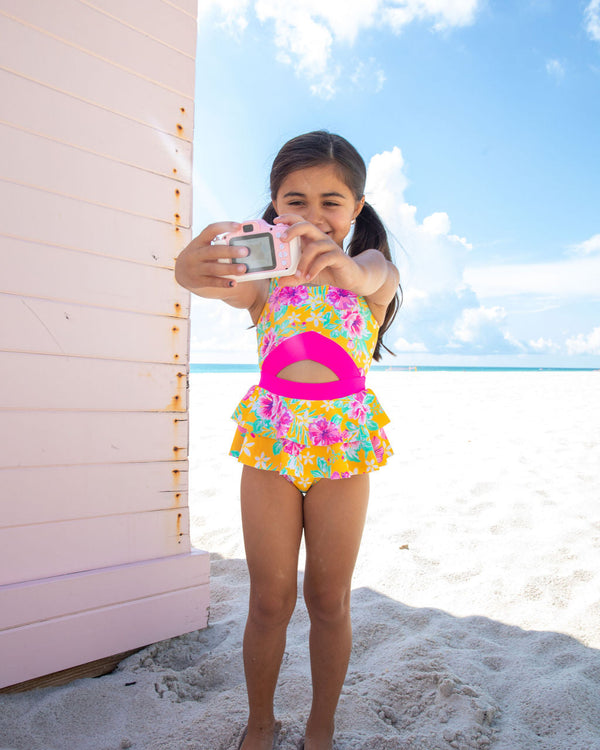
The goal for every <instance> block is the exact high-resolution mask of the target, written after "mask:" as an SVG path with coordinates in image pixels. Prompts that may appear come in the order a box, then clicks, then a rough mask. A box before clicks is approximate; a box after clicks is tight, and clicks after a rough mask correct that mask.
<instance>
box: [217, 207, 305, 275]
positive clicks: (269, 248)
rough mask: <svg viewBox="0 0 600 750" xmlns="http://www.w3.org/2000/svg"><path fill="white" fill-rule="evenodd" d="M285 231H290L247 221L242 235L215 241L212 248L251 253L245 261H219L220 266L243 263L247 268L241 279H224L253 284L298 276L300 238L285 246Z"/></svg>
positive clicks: (237, 234) (229, 235)
mask: <svg viewBox="0 0 600 750" xmlns="http://www.w3.org/2000/svg"><path fill="white" fill-rule="evenodd" d="M286 229H289V227H288V226H287V224H276V225H275V226H273V225H271V224H269V223H268V222H266V221H264V219H254V220H250V221H245V222H244V223H243V224H242V227H241V229H240V230H239V231H237V232H229V233H228V234H224V235H221V236H220V237H218V238H217V239H216V240H213V243H212V244H213V245H241V246H242V247H247V248H248V250H249V251H250V253H249V255H247V256H246V257H245V258H219V262H220V263H243V264H245V265H246V266H247V268H248V270H247V271H246V273H244V274H242V275H241V276H238V275H237V274H231V275H226V277H225V278H228V279H235V280H236V281H254V280H255V279H269V278H271V277H273V276H291V275H292V274H294V273H296V268H297V267H298V261H299V260H300V238H299V237H295V238H294V239H293V240H291V241H290V242H285V241H284V240H282V239H281V234H282V233H283V232H284V231H285V230H286Z"/></svg>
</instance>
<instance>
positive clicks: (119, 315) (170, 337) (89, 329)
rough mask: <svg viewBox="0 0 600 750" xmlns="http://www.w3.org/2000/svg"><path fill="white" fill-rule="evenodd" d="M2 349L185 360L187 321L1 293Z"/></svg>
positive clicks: (124, 358)
mask: <svg viewBox="0 0 600 750" xmlns="http://www.w3.org/2000/svg"><path fill="white" fill-rule="evenodd" d="M0 321H2V348H3V349H4V350H5V351H27V352H35V353H38V354H62V355H68V356H79V357H98V358H102V359H119V360H126V361H129V362H165V363H174V364H185V363H186V362H187V358H188V330H189V320H187V319H184V318H169V317H164V316H157V315H143V314H140V313H130V312H121V311H117V310H106V309H103V308H95V307H85V306H83V305H76V304H73V303H70V302H54V301H51V300H42V299H36V298H31V297H30V298H26V297H18V296H16V295H13V294H0Z"/></svg>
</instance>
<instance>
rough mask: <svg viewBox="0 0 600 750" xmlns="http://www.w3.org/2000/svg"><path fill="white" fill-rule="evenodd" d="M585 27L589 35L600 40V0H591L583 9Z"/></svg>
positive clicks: (597, 40) (595, 39)
mask: <svg viewBox="0 0 600 750" xmlns="http://www.w3.org/2000/svg"><path fill="white" fill-rule="evenodd" d="M584 18H585V29H586V31H587V33H588V34H589V35H590V37H591V38H592V39H593V40H594V41H596V42H600V0H591V2H590V3H589V4H588V6H587V7H586V9H585V11H584Z"/></svg>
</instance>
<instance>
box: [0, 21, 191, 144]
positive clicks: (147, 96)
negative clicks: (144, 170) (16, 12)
mask: <svg viewBox="0 0 600 750" xmlns="http://www.w3.org/2000/svg"><path fill="white" fill-rule="evenodd" d="M0 39H9V40H10V44H0V68H4V69H6V70H9V71H13V72H15V73H19V74H21V75H23V76H25V77H27V78H31V79H33V80H34V81H38V82H39V83H43V84H45V85H47V86H49V87H50V88H54V89H57V90H59V91H64V92H66V93H69V94H71V95H72V96H76V97H79V98H80V99H83V100H84V101H87V102H91V103H93V104H97V105H98V106H100V107H104V108H105V109H109V110H111V111H112V112H118V113H119V114H122V115H124V116H125V117H130V118H131V119H133V120H137V121H138V122H143V123H146V125H150V126H151V127H153V128H156V129H157V130H162V131H164V132H165V133H170V134H171V135H175V136H178V137H179V138H183V139H185V140H186V141H192V136H193V114H194V112H193V90H190V91H189V92H188V93H187V95H186V96H184V95H183V94H179V93H176V92H174V91H171V90H170V89H166V88H164V86H160V85H159V84H157V83H153V82H151V81H148V80H146V79H144V78H140V77H139V76H137V75H135V74H134V73H129V72H127V71H126V70H123V69H122V68H118V67H115V66H114V65H112V64H111V63H109V62H107V61H105V60H101V59H100V58H98V57H93V56H91V55H88V54H86V53H85V52H84V51H82V50H79V49H76V48H75V47H71V46H69V45H67V44H64V43H63V42H60V41H58V40H57V39H54V38H52V37H49V36H47V35H46V34H43V33H42V32H39V31H36V30H35V29H32V28H31V27H29V26H24V25H23V24H21V23H18V22H17V21H14V20H12V19H11V18H8V17H7V16H5V15H3V14H1V13H0ZM49 61H51V64H49Z"/></svg>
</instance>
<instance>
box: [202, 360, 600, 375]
mask: <svg viewBox="0 0 600 750" xmlns="http://www.w3.org/2000/svg"><path fill="white" fill-rule="evenodd" d="M371 371H372V372H415V371H416V372H594V371H598V368H595V367H435V366H431V365H424V366H423V367H421V366H409V365H392V366H388V365H373V366H372V367H371ZM190 372H192V373H195V372H196V373H197V372H217V373H219V372H223V373H225V372H258V365H248V364H204V363H198V362H192V364H191V365H190Z"/></svg>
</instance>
